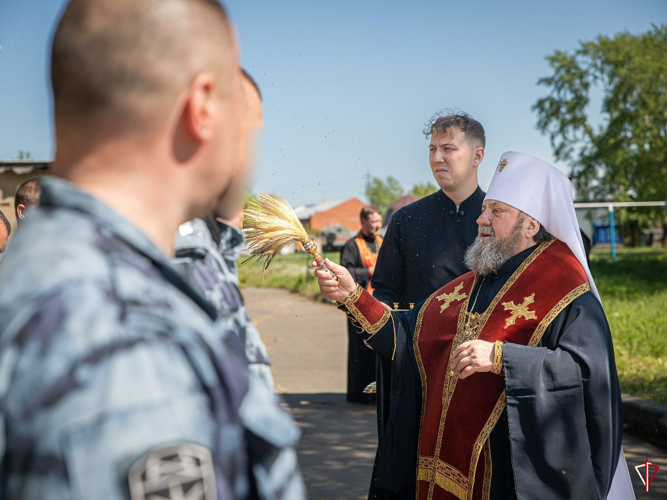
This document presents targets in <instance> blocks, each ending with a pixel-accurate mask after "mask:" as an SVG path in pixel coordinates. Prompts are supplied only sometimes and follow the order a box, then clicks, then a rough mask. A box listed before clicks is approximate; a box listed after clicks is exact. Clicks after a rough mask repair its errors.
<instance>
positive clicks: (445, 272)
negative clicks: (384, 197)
mask: <svg viewBox="0 0 667 500" xmlns="http://www.w3.org/2000/svg"><path fill="white" fill-rule="evenodd" d="M426 135H427V137H430V143H429V164H430V166H431V171H432V173H433V177H434V178H435V180H436V182H437V183H438V186H439V187H440V190H438V191H437V192H436V193H433V194H431V195H429V196H427V197H425V198H422V199H421V200H419V201H416V202H414V203H412V204H410V205H408V206H406V207H404V208H402V209H401V210H399V211H398V212H396V213H395V214H394V215H393V217H392V218H391V221H390V223H389V227H388V229H387V233H386V234H385V240H384V245H383V246H382V249H381V251H380V254H379V256H378V262H377V265H376V269H375V275H374V276H373V286H374V287H375V292H374V294H373V296H374V297H375V298H376V299H378V300H379V301H381V302H384V303H385V304H387V305H389V306H390V307H394V305H395V304H397V305H398V308H401V309H408V308H409V307H410V304H418V303H420V302H421V301H423V300H425V299H426V298H427V297H428V296H429V295H431V294H432V293H433V292H434V291H435V290H437V289H438V288H440V287H441V286H442V285H443V284H444V283H447V282H449V281H451V280H452V279H454V278H456V277H457V276H461V275H462V274H464V273H466V272H468V268H467V267H466V266H465V264H464V263H463V255H464V253H465V251H466V249H467V248H468V247H469V246H470V245H471V244H472V243H473V241H474V240H475V237H476V236H477V222H476V220H477V218H478V217H479V215H480V213H481V207H482V201H483V200H484V192H483V191H482V190H481V189H480V188H479V185H478V182H477V172H478V169H479V165H480V163H481V162H482V160H483V159H484V147H485V144H486V137H485V133H484V127H482V124H481V123H479V122H478V121H477V120H475V119H473V118H472V117H471V116H469V115H467V114H464V113H459V114H448V115H444V116H437V115H436V116H435V117H434V118H433V119H432V120H431V123H430V125H429V127H428V128H427V130H426ZM405 362H406V358H405V357H404V355H403V353H402V352H397V353H396V359H395V360H394V362H393V363H392V362H388V361H387V360H384V359H383V358H382V357H380V356H378V357H377V396H378V453H377V456H376V459H375V465H374V468H373V478H372V481H371V492H370V498H385V496H384V495H385V494H389V491H396V490H400V489H401V488H402V487H405V488H406V489H407V490H408V491H413V490H414V477H413V476H414V474H412V473H413V472H414V464H413V463H409V462H408V461H406V460H405V459H402V460H401V459H400V458H401V457H406V456H412V457H414V456H416V449H415V446H416V441H417V429H418V422H419V408H420V405H419V404H417V405H416V406H415V408H414V411H413V412H408V411H403V412H398V408H399V404H400V402H399V401H396V402H392V400H391V395H392V393H395V394H397V395H398V397H399V398H402V399H405V400H412V399H413V398H416V400H417V401H419V398H420V397H421V392H420V389H419V380H417V379H416V378H414V377H412V374H411V372H410V371H409V370H408V372H407V373H404V367H405ZM399 384H400V385H401V387H402V390H401V391H400V392H398V391H396V390H392V388H394V389H396V387H398V385H399ZM395 429H403V431H401V432H400V437H399V438H398V439H394V437H393V435H394V434H395V431H394V430H395ZM411 433H412V434H411ZM390 462H391V463H394V464H399V465H397V466H396V467H393V468H391V469H390V468H388V467H387V466H386V464H387V463H390ZM383 490H387V491H385V493H383ZM388 498H391V496H389V497H388Z"/></svg>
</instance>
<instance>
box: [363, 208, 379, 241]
mask: <svg viewBox="0 0 667 500" xmlns="http://www.w3.org/2000/svg"><path fill="white" fill-rule="evenodd" d="M380 229H382V216H381V215H380V214H377V213H376V214H370V215H369V216H368V217H367V218H366V219H361V232H362V233H364V234H365V235H366V236H368V237H375V236H377V235H378V233H379V232H380Z"/></svg>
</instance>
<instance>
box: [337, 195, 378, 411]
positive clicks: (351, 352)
mask: <svg viewBox="0 0 667 500" xmlns="http://www.w3.org/2000/svg"><path fill="white" fill-rule="evenodd" d="M359 218H360V221H361V230H360V231H359V233H357V235H356V236H355V237H354V238H351V239H350V240H349V241H348V242H347V243H345V246H344V247H343V249H342V250H341V252H340V264H341V266H343V267H345V268H346V269H347V270H348V271H349V272H350V274H351V275H352V277H353V278H354V281H355V283H358V284H359V285H360V286H362V287H363V288H365V289H367V290H368V291H369V292H370V293H371V294H372V293H373V288H372V287H371V279H372V278H373V274H374V273H375V263H376V261H377V257H378V252H379V251H380V246H381V245H382V237H381V236H380V234H379V233H380V229H382V214H381V213H380V211H379V210H378V209H377V208H375V207H373V206H370V205H367V206H365V207H364V208H362V209H361V214H360V216H359ZM347 336H348V351H347V400H348V401H350V402H351V403H363V404H370V403H374V402H375V394H365V393H364V389H365V388H366V387H367V386H368V385H369V384H370V383H371V382H374V381H375V353H374V352H373V351H372V350H371V349H369V348H368V347H367V346H366V345H365V344H364V342H363V339H362V338H361V336H360V335H359V328H358V327H355V326H354V325H353V323H352V321H348V322H347Z"/></svg>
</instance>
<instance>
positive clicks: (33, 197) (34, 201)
mask: <svg viewBox="0 0 667 500" xmlns="http://www.w3.org/2000/svg"><path fill="white" fill-rule="evenodd" d="M41 196H42V183H41V181H40V180H39V177H33V178H32V179H28V180H27V181H23V182H22V183H21V184H19V185H18V187H17V188H16V192H15V193H14V213H15V215H16V223H17V224H19V223H20V222H21V221H22V220H23V219H25V216H26V214H27V213H28V212H30V211H31V210H33V209H34V208H37V207H38V206H39V199H40V197H41Z"/></svg>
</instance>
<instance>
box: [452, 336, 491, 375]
mask: <svg viewBox="0 0 667 500" xmlns="http://www.w3.org/2000/svg"><path fill="white" fill-rule="evenodd" d="M495 348H496V346H495V344H494V343H493V342H486V341H484V340H471V341H469V342H464V343H463V344H461V345H460V346H459V347H457V348H456V350H455V351H454V352H453V353H452V358H453V360H452V370H454V372H455V373H456V374H457V375H458V376H459V378H461V379H464V378H467V377H469V376H470V375H472V374H473V373H475V372H490V371H491V368H492V367H493V357H494V355H495Z"/></svg>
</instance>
